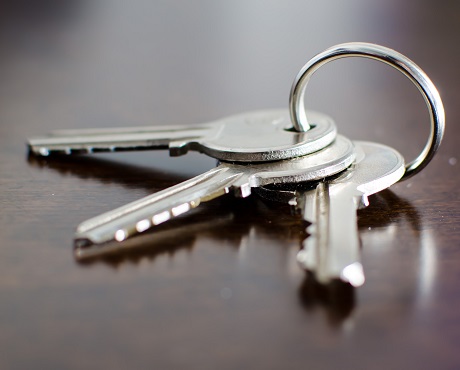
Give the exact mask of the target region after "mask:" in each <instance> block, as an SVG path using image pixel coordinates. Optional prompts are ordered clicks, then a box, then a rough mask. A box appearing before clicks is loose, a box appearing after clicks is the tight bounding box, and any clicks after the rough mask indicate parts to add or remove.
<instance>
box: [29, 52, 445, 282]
mask: <svg viewBox="0 0 460 370" xmlns="http://www.w3.org/2000/svg"><path fill="white" fill-rule="evenodd" d="M350 56H359V57H365V58H371V59H375V60H378V61H381V62H384V63H386V64H388V65H390V66H392V67H394V68H395V69H397V70H399V71H400V72H402V73H403V74H404V75H405V76H407V77H408V78H409V79H410V80H411V81H412V82H413V83H414V84H415V85H416V86H417V88H418V89H419V91H420V92H421V93H422V95H423V97H424V98H425V101H426V103H427V106H428V108H429V111H430V123H431V131H430V137H429V140H428V142H427V144H426V146H425V148H424V149H423V151H422V152H421V153H420V155H419V156H418V157H417V158H416V159H415V160H413V161H412V162H410V163H408V164H405V162H404V159H403V157H402V156H401V154H399V153H398V152H397V151H396V150H395V149H393V148H390V147H388V146H385V145H381V144H377V143H372V142H359V141H355V142H353V141H351V140H349V139H348V138H346V137H344V136H341V135H338V134H337V129H336V126H335V124H334V122H333V121H332V119H331V118H329V117H327V116H325V115H324V114H321V113H317V112H311V111H306V110H305V107H304V95H305V89H306V86H307V83H308V81H309V79H310V77H311V75H312V74H313V73H314V72H315V71H316V70H317V69H318V68H320V67H321V66H322V65H324V64H326V63H328V62H330V61H332V60H335V59H339V58H343V57H350ZM307 117H308V119H307ZM309 122H311V124H310V123H309ZM444 122H445V116H444V108H443V105H442V102H441V98H440V96H439V93H438V91H437V90H436V88H435V86H434V85H433V83H432V82H431V81H430V79H429V78H428V77H427V76H426V74H425V73H424V72H423V71H422V70H421V69H420V68H419V67H418V66H417V65H416V64H415V63H413V62H412V61H411V60H409V59H408V58H406V57H405V56H403V55H401V54H400V53H398V52H396V51H394V50H392V49H388V48H385V47H382V46H379V45H375V44H368V43H347V44H341V45H337V46H334V47H332V48H329V49H327V50H325V51H324V52H322V53H320V54H318V55H316V56H315V57H313V58H312V59H311V60H310V61H309V62H308V63H307V64H306V65H305V66H304V67H303V68H302V69H301V71H300V72H299V74H298V75H297V77H296V78H295V80H294V83H293V86H292V89H291V94H290V104H289V111H288V110H286V111H284V110H267V111H258V112H250V113H246V114H240V115H236V116H232V117H228V118H224V119H220V120H218V121H215V122H210V123H203V124H199V125H194V126H154V127H134V128H117V129H88V130H62V131H54V132H51V133H50V134H48V135H47V136H44V137H38V138H32V139H29V140H28V146H29V151H30V152H31V153H32V154H33V155H37V156H51V155H62V154H67V155H74V154H82V153H83V154H85V153H96V152H107V151H127V150H146V149H169V153H170V155H171V156H179V155H183V154H185V153H187V151H189V150H192V151H198V152H201V153H204V154H207V155H209V156H211V157H214V158H216V159H217V160H218V165H217V167H216V168H214V169H212V170H210V171H208V172H206V173H204V174H201V175H199V176H196V177H194V178H192V179H190V180H187V181H185V182H183V183H180V184H178V185H175V186H172V187H170V188H168V189H165V190H163V191H160V192H157V193H155V194H152V195H150V196H147V197H145V198H143V199H140V200H138V201H135V202H133V203H130V204H127V205H125V206H122V207H120V208H117V209H115V210H113V211H110V212H107V213H104V214H102V215H100V216H96V217H94V218H91V219H89V220H87V221H84V222H83V223H81V224H80V225H79V226H78V227H77V231H76V235H75V243H76V256H77V258H80V259H84V258H85V256H86V255H87V251H88V250H94V249H96V250H100V251H103V250H104V248H105V247H106V246H107V245H113V243H122V242H123V241H126V240H127V239H129V238H132V237H135V236H136V235H138V234H141V233H144V232H146V231H147V230H149V229H152V228H154V227H155V226H156V225H159V224H162V223H164V222H167V221H168V220H171V219H172V218H174V217H176V216H178V215H181V214H184V213H186V212H188V211H189V210H191V209H192V208H196V207H197V206H198V205H199V204H201V203H202V202H207V201H210V200H212V199H215V198H217V197H219V196H222V195H224V194H227V193H233V194H234V195H235V196H238V197H243V198H245V197H248V196H249V195H251V193H252V192H253V190H255V189H257V190H256V191H255V192H256V193H257V194H259V195H260V196H262V197H264V198H268V199H271V200H278V201H285V202H288V203H290V204H291V205H294V206H296V207H297V208H298V209H299V210H300V212H301V213H302V216H303V218H304V219H305V220H306V221H308V222H310V223H311V226H310V227H309V229H308V231H309V232H310V234H311V235H310V236H309V237H308V238H307V239H306V240H305V241H304V242H303V245H302V248H301V250H300V251H299V253H298V256H297V259H298V262H299V264H300V265H301V266H302V267H303V268H305V269H306V270H307V271H310V272H312V273H313V274H314V276H315V277H316V279H317V280H318V282H320V283H324V284H327V283H329V282H331V281H332V280H336V279H340V280H342V281H344V282H347V283H350V284H351V285H352V286H355V287H357V286H360V285H362V284H363V283H364V281H365V277H364V270H363V266H362V264H361V260H360V245H359V236H358V228H357V210H358V209H359V208H361V207H365V206H367V205H368V204H369V201H368V196H370V195H371V194H375V193H377V192H379V191H381V190H383V189H386V188H388V187H390V186H391V185H393V184H394V183H396V182H398V181H400V180H402V179H407V178H409V177H411V176H413V175H415V174H416V173H418V172H419V171H421V170H422V169H423V168H424V167H425V166H426V165H427V164H428V163H429V161H430V160H431V159H432V158H433V156H434V154H435V152H436V151H437V149H438V147H439V145H440V142H441V140H442V136H443V133H444ZM293 185H294V186H293ZM297 185H299V186H297ZM293 188H295V190H290V189H293Z"/></svg>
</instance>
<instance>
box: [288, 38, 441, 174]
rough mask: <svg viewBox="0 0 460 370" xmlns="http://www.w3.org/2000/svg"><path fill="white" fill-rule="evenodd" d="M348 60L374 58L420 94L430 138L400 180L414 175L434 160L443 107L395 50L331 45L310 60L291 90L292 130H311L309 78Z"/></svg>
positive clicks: (425, 80)
mask: <svg viewBox="0 0 460 370" xmlns="http://www.w3.org/2000/svg"><path fill="white" fill-rule="evenodd" d="M347 57H363V58H369V59H375V60H378V61H380V62H383V63H385V64H388V65H389V66H391V67H393V68H395V69H397V70H398V71H400V72H401V73H402V74H404V75H405V76H406V77H407V78H408V79H409V80H411V81H412V83H413V84H414V85H415V86H416V87H417V88H418V90H419V91H420V93H421V94H422V95H423V98H424V99H425V102H426V105H427V107H428V110H429V113H430V124H431V128H430V136H429V138H428V141H427V143H426V145H425V147H424V148H423V150H422V152H421V153H420V154H419V155H418V157H417V158H415V159H414V160H413V161H412V162H409V163H408V164H406V172H405V174H404V176H403V177H402V179H401V180H405V179H408V178H409V177H412V176H414V175H415V174H416V173H418V172H420V171H421V170H422V169H423V168H425V166H426V165H427V164H428V163H429V162H430V161H431V160H432V159H433V156H434V154H435V153H436V151H437V150H438V148H439V145H440V144H441V140H442V137H443V135H444V126H445V114H444V107H443V105H442V101H441V97H440V96H439V92H438V90H437V89H436V87H435V86H434V84H433V82H431V80H430V79H429V78H428V76H427V75H426V74H425V72H423V71H422V70H421V69H420V67H419V66H417V65H416V64H415V63H414V62H413V61H411V60H410V59H409V58H407V57H405V56H404V55H402V54H400V53H398V52H397V51H395V50H392V49H389V48H386V47H384V46H380V45H375V44H369V43H363V42H351V43H346V44H340V45H336V46H333V47H331V48H329V49H327V50H325V51H323V52H322V53H320V54H318V55H316V56H315V57H313V58H312V59H310V61H309V62H308V63H307V64H305V65H304V66H303V67H302V69H301V70H300V72H299V73H298V75H297V76H296V78H295V80H294V83H293V84H292V88H291V94H290V97H289V110H290V115H291V120H292V123H293V125H294V128H295V129H296V130H297V131H299V132H305V131H308V130H309V129H310V125H309V124H308V120H307V116H306V113H305V105H304V96H305V89H306V87H307V84H308V81H309V80H310V77H311V76H312V75H313V73H315V71H316V70H317V69H319V68H320V67H321V66H323V65H324V64H326V63H328V62H331V61H333V60H336V59H341V58H347Z"/></svg>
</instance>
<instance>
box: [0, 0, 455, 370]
mask: <svg viewBox="0 0 460 370" xmlns="http://www.w3.org/2000/svg"><path fill="white" fill-rule="evenodd" d="M459 14H460V4H458V3H457V2H454V1H445V2H437V3H435V2H432V1H414V0H411V1H405V2H398V1H393V0H392V1H385V2H379V3H378V4H377V2H368V1H364V0H362V1H358V0H353V1H347V2H340V1H333V2H316V3H315V4H314V3H311V4H309V3H308V2H300V1H299V2H296V1H283V2H281V1H280V2H275V1H269V2H263V3H262V2H256V1H249V2H248V1H242V0H241V1H239V0H238V1H231V2H216V1H196V2H193V3H191V2H190V3H188V2H187V3H186V2H179V1H172V2H166V1H152V2H149V1H130V2H127V1H122V0H114V1H109V0H98V1H85V0H67V1H57V0H47V1H45V0H39V1H27V0H26V1H20V2H17V1H8V0H7V1H5V2H1V3H0V206H1V208H0V352H1V355H0V368H1V369H83V368H85V369H96V368H97V369H99V368H107V369H145V368H154V369H237V368H241V369H259V368H260V369H281V368H283V369H284V368H286V369H301V368H302V369H305V368H308V369H337V368H343V369H356V368H362V369H415V368H416V369H434V368H436V369H456V368H459V367H460V353H459V350H458V348H459V343H460V285H459V283H460V200H459V196H460V191H459V185H460V182H459V181H460V176H459V168H460V167H459V166H460V163H458V161H459V160H460V147H459V143H458V139H459V135H460V126H459V124H458V122H459V121H460V100H459V99H460V94H459V91H460V90H459V86H460V74H459V71H458V65H459V63H460V51H459V50H460V49H458V47H457V44H458V36H459V34H460V23H459V22H458V15H459ZM348 41H366V42H374V43H378V44H382V45H385V46H388V47H390V48H393V49H395V50H397V51H399V52H401V53H403V54H405V55H406V56H408V57H409V58H411V59H412V60H413V61H415V62H416V63H417V64H418V65H419V66H420V67H421V68H422V69H423V70H424V71H425V72H426V73H427V74H428V76H430V78H431V79H432V81H433V82H434V83H435V85H436V86H437V87H438V89H439V92H440V94H441V97H442V99H443V102H444V106H445V109H446V135H445V138H444V141H443V143H442V144H441V147H440V150H439V152H438V154H437V155H436V156H435V158H434V159H433V161H432V162H431V163H430V164H429V165H428V166H427V168H426V169H424V170H423V171H422V172H421V173H420V174H418V175H416V176H414V177H413V178H411V179H409V180H407V181H404V182H401V183H399V184H396V185H395V186H393V187H392V188H391V190H386V191H383V192H382V193H380V194H378V195H375V196H372V197H370V206H369V207H368V208H366V209H363V210H361V211H359V213H358V216H359V233H360V238H361V241H362V259H363V264H364V269H365V272H366V278H367V280H366V283H365V285H364V286H362V287H360V288H358V289H355V290H353V289H352V288H350V287H349V286H346V285H341V284H332V285H330V286H327V287H325V286H320V285H318V284H317V283H315V281H314V280H313V279H312V278H311V276H308V275H307V274H305V272H304V271H302V270H301V269H300V268H299V266H298V265H297V263H296V258H295V256H296V253H297V251H298V250H299V248H300V246H301V243H302V241H303V240H304V239H305V238H306V237H307V233H306V231H305V228H306V224H305V222H303V221H302V219H301V217H300V216H299V215H295V214H292V213H291V210H290V209H289V207H287V206H285V205H282V204H276V203H267V202H263V201H261V200H260V199H258V198H257V197H250V198H248V199H235V198H233V197H232V196H231V195H228V196H225V197H222V198H220V199H217V200H214V201H212V202H209V203H206V204H203V205H201V206H199V207H198V208H196V209H195V210H194V211H193V212H192V213H191V214H187V215H184V216H183V217H180V218H178V219H176V220H175V221H174V222H171V223H169V224H164V225H162V226H161V227H158V228H157V229H156V230H154V231H153V232H151V233H147V234H145V235H142V236H141V237H139V238H138V239H137V240H136V241H135V242H134V243H132V244H130V245H129V246H126V248H123V249H122V250H120V251H119V252H117V253H114V254H112V255H109V256H103V257H98V258H93V259H89V260H86V261H78V260H77V259H76V258H75V256H74V248H73V241H72V238H73V234H74V230H75V227H76V226H77V225H78V224H79V223H80V222H82V221H84V220H85V219H88V218H90V217H93V216H96V215H98V214H100V213H102V212H105V211H108V210H110V209H113V208H115V207H118V206H121V205H123V204H125V203H128V202H130V201H134V200H136V199H139V198H141V197H143V196H146V195H148V194H151V193H153V192H156V191H159V190H161V189H164V188H167V187H169V186H172V185H174V184H177V183H179V182H181V181H183V180H186V179H188V178H191V177H192V176H194V175H197V174H200V173H202V172H204V171H206V170H208V169H210V168H212V167H213V166H214V165H215V160H213V159H211V158H208V157H206V156H204V155H202V154H197V153H189V154H187V155H185V156H182V157H169V156H168V153H166V152H162V151H152V152H150V151H143V152H138V153H114V154H95V155H87V156H81V157H67V158H60V159H59V158H57V159H56V158H50V159H45V160H43V159H37V158H35V157H28V155H27V150H26V146H25V140H26V138H27V137H31V136H36V135H40V134H43V133H45V132H47V131H49V130H53V129H71V128H91V127H114V126H116V127H124V126H142V125H160V124H181V125H188V124H192V123H199V122H206V121H211V120H214V119H217V118H221V117H225V116H228V115H231V114H236V113H241V112H246V111H251V110H258V109H264V108H285V109H287V108H288V97H289V90H290V87H291V83H292V81H293V79H294V77H295V75H296V74H297V72H298V71H299V69H300V68H301V67H302V66H303V65H304V64H305V63H306V62H307V60H308V59H310V58H311V57H312V56H314V55H315V54H316V53H319V52H321V51H323V50H324V49H326V48H328V47H330V46H332V45H334V44H338V43H342V42H348ZM307 90H308V91H307V97H306V99H307V100H306V105H307V108H309V109H313V110H317V111H320V112H324V113H326V114H327V115H329V116H331V117H333V119H334V120H335V122H336V124H337V127H338V131H339V133H341V134H343V135H346V136H348V137H350V138H352V139H356V140H372V141H377V142H381V143H383V144H386V145H391V146H393V147H395V148H396V149H398V150H399V151H400V152H401V153H402V154H403V155H404V156H405V158H407V160H408V161H409V160H411V159H413V158H415V156H416V155H417V154H418V153H419V151H420V150H421V149H422V147H423V146H424V144H425V142H426V140H427V137H428V133H429V115H428V111H427V109H426V106H425V103H424V101H423V98H422V96H421V95H420V94H419V92H418V91H417V89H416V88H415V87H414V86H413V85H412V84H411V83H410V81H408V80H407V79H406V78H405V77H404V76H402V75H400V74H399V73H398V72H396V71H395V70H393V69H391V68H389V67H388V66H385V65H383V64H382V63H378V62H376V61H370V60H360V59H356V58H350V59H345V60H340V61H335V62H333V63H330V64H328V65H327V66H324V67H323V68H322V69H321V70H320V71H318V72H317V73H316V74H315V76H314V77H313V78H312V80H311V82H310V84H309V86H308V89H307Z"/></svg>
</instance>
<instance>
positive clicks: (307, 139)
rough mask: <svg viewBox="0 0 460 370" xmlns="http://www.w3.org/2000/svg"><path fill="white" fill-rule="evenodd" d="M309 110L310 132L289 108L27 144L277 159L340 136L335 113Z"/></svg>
mask: <svg viewBox="0 0 460 370" xmlns="http://www.w3.org/2000/svg"><path fill="white" fill-rule="evenodd" d="M308 115H309V117H310V120H311V121H312V122H314V127H313V128H312V129H310V130H309V131H308V132H296V131H294V130H292V129H291V128H292V124H291V121H290V118H289V112H288V111H287V110H265V111H256V112H249V113H244V114H239V115H235V116H231V117H227V118H223V119H220V120H217V121H214V122H210V123H203V124H199V125H195V126H153V127H134V128H116V129H88V130H61V131H55V132H51V133H50V134H48V135H47V136H44V137H37V138H31V139H29V140H28V147H29V150H30V152H31V153H33V154H35V155H41V156H48V155H50V154H53V153H60V154H78V153H93V152H107V151H127V150H147V149H169V152H170V155H172V156H178V155H182V154H185V153H186V152H187V151H188V150H194V151H198V152H202V153H205V154H207V155H209V156H211V157H214V158H217V159H219V160H223V161H236V162H265V161H275V160H282V159H289V158H294V157H299V156H303V155H307V154H310V153H313V152H316V151H318V150H320V149H322V148H325V147H326V146H327V145H329V144H330V143H331V142H332V141H333V140H334V139H335V137H336V133H337V130H336V127H335V124H334V122H333V121H332V119H331V118H329V117H327V116H325V115H323V114H321V113H316V112H308Z"/></svg>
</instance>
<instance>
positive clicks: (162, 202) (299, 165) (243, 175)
mask: <svg viewBox="0 0 460 370" xmlns="http://www.w3.org/2000/svg"><path fill="white" fill-rule="evenodd" d="M354 158H355V151H354V148H353V144H352V142H351V141H350V140H348V139H346V138H345V137H342V136H340V135H339V136H337V139H336V140H335V141H334V143H333V144H331V145H330V146H328V147H326V148H324V149H322V150H321V151H318V152H315V153H313V154H310V155H308V156H303V157H299V158H294V159H291V160H286V161H276V162H270V163H258V164H232V163H226V162H223V163H221V164H219V165H218V166H217V167H216V168H214V169H212V170H210V171H208V172H206V173H204V174H202V175H199V176H196V177H194V178H192V179H190V180H187V181H185V182H183V183H181V184H178V185H176V186H173V187H171V188H168V189H165V190H163V191H160V192H158V193H155V194H153V195H150V196H148V197H145V198H143V199H140V200H138V201H135V202H133V203H130V204H128V205H125V206H123V207H120V208H118V209H115V210H113V211H110V212H107V213H105V214H102V215H100V216H97V217H95V218H92V219H90V220H88V221H85V222H83V223H82V224H80V225H79V226H78V228H77V233H76V236H75V238H76V243H77V245H88V244H101V243H106V242H111V241H123V240H125V239H127V238H129V237H132V236H134V235H137V234H139V233H141V232H144V231H146V230H148V229H150V228H151V227H153V226H155V225H158V224H161V223H163V222H165V221H167V220H169V219H171V218H173V217H176V216H178V215H181V214H183V213H186V212H187V211H189V210H190V209H192V208H195V207H197V206H198V205H199V204H200V203H201V202H206V201H208V200H211V199H214V198H216V197H218V196H221V195H223V194H226V193H229V192H230V191H232V192H233V193H234V194H235V195H237V196H241V197H247V196H249V195H250V194H251V189H252V188H254V187H259V186H263V185H267V184H274V183H291V182H299V181H313V180H318V179H321V178H324V177H326V176H330V175H333V174H336V173H338V172H340V171H343V170H344V169H346V168H347V167H348V166H349V165H350V164H351V163H352V162H353V160H354Z"/></svg>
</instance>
